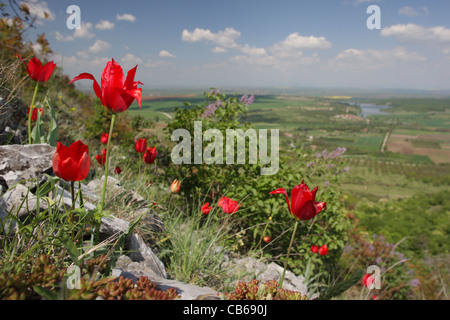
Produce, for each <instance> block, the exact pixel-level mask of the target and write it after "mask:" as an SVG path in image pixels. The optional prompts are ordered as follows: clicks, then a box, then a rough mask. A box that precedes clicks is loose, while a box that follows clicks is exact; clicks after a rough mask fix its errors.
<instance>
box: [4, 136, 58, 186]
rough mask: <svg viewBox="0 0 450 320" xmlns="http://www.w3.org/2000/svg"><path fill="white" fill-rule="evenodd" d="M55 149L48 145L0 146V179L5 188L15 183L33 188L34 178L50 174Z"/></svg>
mask: <svg viewBox="0 0 450 320" xmlns="http://www.w3.org/2000/svg"><path fill="white" fill-rule="evenodd" d="M55 151H56V148H55V147H51V146H50V145H48V144H31V145H5V146H0V178H2V179H3V180H4V181H5V183H6V185H7V187H8V188H11V187H13V186H14V185H15V184H16V183H19V182H20V183H22V184H24V185H25V186H27V187H29V186H33V185H34V182H35V181H34V180H33V179H36V178H41V176H42V175H43V174H44V173H48V174H52V173H53V168H52V158H53V154H54V153H55Z"/></svg>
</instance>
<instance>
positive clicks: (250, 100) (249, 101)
mask: <svg viewBox="0 0 450 320" xmlns="http://www.w3.org/2000/svg"><path fill="white" fill-rule="evenodd" d="M254 101H255V95H253V94H252V95H251V96H250V97H249V96H248V95H243V96H242V97H241V99H239V102H240V103H243V104H245V105H246V106H247V107H248V106H249V105H251V104H252V103H253V102H254Z"/></svg>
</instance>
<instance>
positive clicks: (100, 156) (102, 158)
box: [95, 149, 106, 166]
mask: <svg viewBox="0 0 450 320" xmlns="http://www.w3.org/2000/svg"><path fill="white" fill-rule="evenodd" d="M95 160H97V162H98V164H99V165H101V166H103V165H104V164H105V162H106V149H103V150H102V153H101V154H96V155H95Z"/></svg>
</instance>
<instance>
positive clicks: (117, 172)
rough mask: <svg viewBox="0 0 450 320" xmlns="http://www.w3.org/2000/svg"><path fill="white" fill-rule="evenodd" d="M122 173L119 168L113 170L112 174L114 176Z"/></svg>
mask: <svg viewBox="0 0 450 320" xmlns="http://www.w3.org/2000/svg"><path fill="white" fill-rule="evenodd" d="M121 172H122V169H120V167H116V168H115V169H114V173H115V174H120V173H121Z"/></svg>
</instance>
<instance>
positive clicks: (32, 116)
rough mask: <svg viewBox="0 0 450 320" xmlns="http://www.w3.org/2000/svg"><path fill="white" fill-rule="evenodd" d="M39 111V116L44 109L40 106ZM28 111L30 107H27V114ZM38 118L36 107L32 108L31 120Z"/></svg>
mask: <svg viewBox="0 0 450 320" xmlns="http://www.w3.org/2000/svg"><path fill="white" fill-rule="evenodd" d="M39 112H40V113H41V116H43V115H44V109H42V108H40V109H39ZM29 113H30V108H28V111H27V114H29ZM37 118H38V109H37V108H33V112H32V113H31V121H37Z"/></svg>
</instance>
